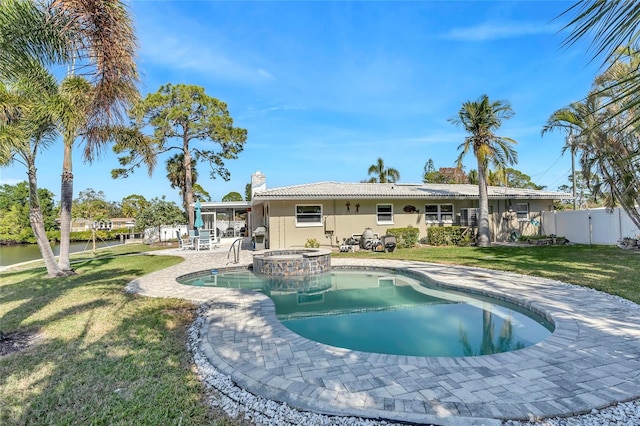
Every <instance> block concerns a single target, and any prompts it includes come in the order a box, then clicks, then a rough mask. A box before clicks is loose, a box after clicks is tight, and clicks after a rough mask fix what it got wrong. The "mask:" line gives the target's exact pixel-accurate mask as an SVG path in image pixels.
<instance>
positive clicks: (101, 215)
mask: <svg viewBox="0 0 640 426" xmlns="http://www.w3.org/2000/svg"><path fill="white" fill-rule="evenodd" d="M109 209H110V205H109V203H108V202H107V201H106V200H105V198H104V193H103V192H102V191H98V192H96V191H94V190H93V189H91V188H88V189H86V190H85V191H80V194H79V196H78V198H77V199H76V200H75V202H74V204H73V210H72V214H73V217H75V218H82V219H87V220H88V221H89V222H90V223H91V239H92V242H93V245H92V250H91V252H92V253H93V254H95V252H96V222H99V221H102V220H105V219H107V218H108V217H109Z"/></svg>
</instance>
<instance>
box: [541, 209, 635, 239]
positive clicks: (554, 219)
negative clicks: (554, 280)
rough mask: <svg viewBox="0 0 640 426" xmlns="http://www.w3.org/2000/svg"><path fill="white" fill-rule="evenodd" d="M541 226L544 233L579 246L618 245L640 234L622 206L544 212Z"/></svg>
mask: <svg viewBox="0 0 640 426" xmlns="http://www.w3.org/2000/svg"><path fill="white" fill-rule="evenodd" d="M540 225H541V233H542V234H544V235H550V234H555V235H558V236H561V237H566V238H568V239H569V241H570V242H572V243H577V244H604V245H615V244H617V243H618V241H620V240H621V239H622V238H625V237H631V238H637V236H638V235H640V229H638V227H637V226H636V225H635V224H634V223H633V222H632V221H631V219H630V218H629V215H627V213H626V212H625V211H624V210H623V209H621V208H619V207H617V208H615V209H613V210H608V209H605V208H599V209H589V210H576V211H558V212H543V213H542V221H541V224H540Z"/></svg>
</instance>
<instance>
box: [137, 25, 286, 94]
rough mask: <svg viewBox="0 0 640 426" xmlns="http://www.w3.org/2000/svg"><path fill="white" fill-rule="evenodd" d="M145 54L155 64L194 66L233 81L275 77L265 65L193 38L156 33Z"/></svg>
mask: <svg viewBox="0 0 640 426" xmlns="http://www.w3.org/2000/svg"><path fill="white" fill-rule="evenodd" d="M141 56H142V57H143V59H145V62H148V63H150V64H151V65H162V66H165V67H170V68H174V69H177V70H183V71H184V70H190V71H194V72H197V73H201V74H206V75H208V76H211V77H214V78H219V79H224V80H229V81H237V82H243V83H259V82H262V81H267V80H271V79H273V78H274V77H273V76H272V75H271V73H269V71H267V70H265V69H264V68H261V67H254V66H252V65H250V64H245V63H243V62H242V61H241V60H239V59H238V58H235V57H233V56H230V55H228V54H226V53H224V52H220V51H216V49H215V47H214V46H213V45H205V44H202V43H198V42H196V41H194V40H192V39H186V40H185V39H177V38H175V37H172V36H164V37H163V36H158V34H155V37H154V39H153V41H151V40H147V41H146V42H145V41H144V40H143V43H142V55H141Z"/></svg>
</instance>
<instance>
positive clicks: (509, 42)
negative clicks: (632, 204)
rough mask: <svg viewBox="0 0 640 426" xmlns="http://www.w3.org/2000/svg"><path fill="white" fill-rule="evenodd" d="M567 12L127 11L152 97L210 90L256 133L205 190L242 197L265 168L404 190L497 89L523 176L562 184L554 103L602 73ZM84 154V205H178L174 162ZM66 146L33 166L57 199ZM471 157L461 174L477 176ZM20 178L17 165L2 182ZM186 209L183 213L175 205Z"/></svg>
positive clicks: (533, 4)
mask: <svg viewBox="0 0 640 426" xmlns="http://www.w3.org/2000/svg"><path fill="white" fill-rule="evenodd" d="M571 4H572V2H562V1H554V2H543V1H506V2H499V1H473V2H463V1H424V2H420V1H411V2H395V1H394V2H391V1H389V2H385V1H376V2H368V1H358V2H347V1H331V2H323V1H316V2H293V1H291V2H290V1H280V2H269V1H257V2H235V1H234V2H231V1H229V2H221V1H199V2H192V1H132V2H130V3H129V5H130V10H131V12H132V15H133V18H134V22H135V25H136V32H137V36H138V38H139V44H140V51H139V68H140V71H141V72H142V75H143V82H142V87H141V91H142V93H143V94H147V93H150V92H155V91H157V90H158V88H159V87H160V86H161V85H162V84H166V83H172V84H178V83H184V84H194V85H199V86H203V87H204V88H205V90H206V92H207V94H208V95H210V96H213V97H216V98H218V99H220V100H222V101H224V102H226V103H227V105H228V108H229V111H230V113H231V116H232V117H233V118H234V120H235V125H236V126H239V127H242V128H245V129H247V130H248V139H247V143H246V145H245V149H244V151H243V152H242V153H240V156H239V159H237V160H231V161H229V162H228V163H227V165H228V168H229V170H230V172H231V180H230V181H229V182H225V181H223V180H222V179H220V178H218V179H216V180H210V179H209V178H208V174H209V173H208V166H207V165H206V164H199V165H198V171H199V175H200V177H199V180H198V182H199V183H200V184H201V185H202V186H203V187H204V188H205V189H207V190H208V191H209V192H210V194H211V196H212V199H213V200H220V199H221V198H222V197H223V196H224V195H225V194H227V193H228V192H230V191H237V192H240V193H241V194H243V195H244V187H245V185H246V183H248V182H249V181H250V177H251V174H252V173H253V172H254V171H256V170H260V171H261V172H263V173H264V174H265V175H266V177H267V186H268V187H271V188H273V187H280V186H287V185H296V184H302V183H308V182H317V181H325V180H333V181H344V182H359V181H361V180H363V179H366V178H368V176H367V169H368V168H369V166H370V165H371V164H373V163H375V162H376V159H377V158H378V157H382V158H383V159H384V162H385V164H386V165H387V166H388V167H394V168H396V169H398V170H399V172H400V176H401V179H400V181H401V182H405V183H419V182H421V177H422V170H423V167H424V164H425V162H426V161H427V160H428V159H429V158H431V159H433V161H434V163H435V166H436V167H452V166H453V165H454V162H455V159H456V157H457V155H458V151H457V147H458V145H459V144H460V143H461V142H462V141H463V139H464V137H465V134H464V132H463V131H462V130H461V129H459V128H457V127H455V126H454V125H452V124H451V123H449V122H448V121H447V119H449V118H451V117H454V116H455V115H456V113H457V111H458V110H459V109H460V106H461V105H462V103H463V102H465V101H468V100H476V99H477V98H478V97H479V96H480V95H482V94H487V95H488V96H489V98H490V99H491V100H507V101H509V102H510V103H511V105H512V108H513V110H514V112H515V116H514V117H513V118H512V119H511V120H508V121H506V122H505V123H504V125H503V127H502V128H501V129H500V130H499V132H498V134H500V135H502V136H508V137H511V138H513V139H515V140H516V141H518V145H517V146H516V147H515V148H516V150H517V152H518V155H519V163H518V164H517V165H516V166H515V167H516V168H517V169H518V170H521V171H522V172H524V173H526V174H528V175H530V176H531V177H532V180H533V181H534V182H536V183H538V184H542V185H546V186H547V188H548V189H553V190H555V189H556V188H557V187H558V186H559V185H561V184H564V183H567V176H568V174H569V170H570V158H569V156H568V155H564V156H561V149H562V146H563V144H564V136H563V135H562V134H560V133H552V134H548V135H545V136H544V137H542V136H541V134H540V131H541V128H542V125H543V124H544V123H545V122H546V120H547V119H548V117H549V116H550V114H551V113H552V112H553V111H555V110H556V109H558V108H561V107H564V106H566V105H568V104H569V103H571V102H574V101H578V100H580V99H581V98H582V97H583V96H585V95H586V93H587V91H588V90H589V88H590V86H591V83H592V81H593V79H594V77H595V76H596V75H597V74H598V72H599V71H600V65H601V63H600V61H599V60H596V61H590V59H591V56H590V53H589V51H588V45H587V43H580V44H578V45H576V46H573V47H570V48H564V47H562V42H563V40H564V38H565V36H566V32H560V29H561V27H562V25H563V22H564V21H565V18H559V19H554V18H556V17H557V16H558V15H560V14H561V12H563V11H564V10H566V9H567V8H568V7H569V6H570V5H571ZM80 152H81V149H79V148H78V149H76V154H77V155H76V156H75V157H74V176H75V181H74V193H75V194H74V197H77V194H78V192H79V191H81V190H84V189H86V188H93V189H94V190H101V191H103V192H104V193H105V196H106V198H107V200H109V201H120V200H121V199H122V198H123V197H125V196H127V195H131V194H140V195H143V196H145V197H146V198H147V199H151V198H153V197H161V196H162V195H166V197H167V199H168V200H170V201H176V202H178V203H179V195H178V192H177V190H173V189H171V188H170V186H169V184H168V181H167V179H166V177H165V175H166V172H165V170H164V160H166V158H161V161H160V162H159V165H158V168H157V169H156V171H155V173H154V175H153V176H152V177H151V178H150V177H149V176H148V175H147V174H146V173H145V171H144V170H138V171H136V173H135V174H134V175H133V176H132V177H129V178H127V179H119V180H113V179H112V178H111V176H110V170H111V169H113V168H115V167H117V166H118V164H117V161H116V157H115V155H113V154H112V153H111V151H110V150H107V151H106V152H105V153H104V155H103V156H102V157H101V158H99V159H98V160H97V161H95V162H94V163H92V164H85V163H83V162H82V160H81V158H80V155H79V154H80ZM61 162H62V147H61V146H60V144H58V145H57V146H55V147H52V148H51V149H49V151H48V152H47V153H46V154H45V155H40V156H39V160H38V179H39V185H40V186H41V187H44V188H47V189H49V190H51V191H52V192H54V193H55V194H56V195H59V193H60V190H59V186H60V183H59V181H60V178H59V176H60V171H61ZM474 164H475V161H474V159H473V158H472V157H469V158H467V160H466V161H465V166H466V170H469V169H472V168H475V165H474ZM22 180H26V170H25V169H24V168H22V166H19V165H16V166H13V167H10V168H4V169H2V170H1V183H3V184H4V183H9V184H14V183H17V182H19V181H22ZM179 204H180V203H179Z"/></svg>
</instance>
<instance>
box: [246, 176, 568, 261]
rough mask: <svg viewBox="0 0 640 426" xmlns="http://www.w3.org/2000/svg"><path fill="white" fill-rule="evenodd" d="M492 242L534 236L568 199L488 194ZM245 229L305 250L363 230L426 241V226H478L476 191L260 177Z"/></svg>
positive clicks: (271, 242) (274, 244)
mask: <svg viewBox="0 0 640 426" xmlns="http://www.w3.org/2000/svg"><path fill="white" fill-rule="evenodd" d="M488 192H489V213H490V229H491V238H492V241H508V240H509V238H510V237H512V235H513V233H514V232H515V233H516V234H518V235H536V234H537V233H538V232H539V227H540V216H541V214H542V212H544V211H551V210H553V203H554V201H556V200H564V199H571V194H567V193H563V192H555V191H541V190H533V189H519V188H505V187H489V188H488ZM252 194H253V195H252V200H251V208H250V209H251V210H250V211H251V220H250V230H255V229H256V227H258V226H264V227H266V246H267V248H273V249H282V248H289V247H303V246H304V245H305V243H306V242H307V240H310V239H316V240H317V241H318V242H320V244H321V246H324V247H337V246H340V245H341V244H342V242H343V241H344V239H346V238H349V237H351V236H352V235H353V234H362V233H363V232H364V230H365V228H371V230H372V231H373V232H374V233H377V234H378V235H380V236H382V235H385V234H386V233H387V230H388V229H389V228H402V227H408V226H412V227H415V228H418V229H419V232H420V237H425V236H426V235H427V232H428V228H429V227H432V226H452V225H460V226H476V225H477V223H476V218H477V208H478V186H477V185H469V184H427V183H421V184H406V183H346V182H318V183H309V184H302V185H294V186H286V187H282V188H273V189H267V187H266V179H265V177H264V175H262V174H261V173H259V172H257V174H255V175H254V176H252Z"/></svg>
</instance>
